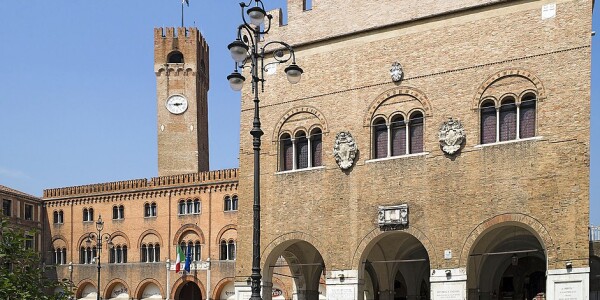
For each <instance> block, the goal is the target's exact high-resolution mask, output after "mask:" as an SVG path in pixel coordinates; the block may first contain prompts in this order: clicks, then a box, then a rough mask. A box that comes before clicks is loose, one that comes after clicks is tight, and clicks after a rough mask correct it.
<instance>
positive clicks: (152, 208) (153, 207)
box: [150, 202, 156, 217]
mask: <svg viewBox="0 0 600 300" xmlns="http://www.w3.org/2000/svg"><path fill="white" fill-rule="evenodd" d="M150 216H152V217H156V203H154V202H152V204H150Z"/></svg>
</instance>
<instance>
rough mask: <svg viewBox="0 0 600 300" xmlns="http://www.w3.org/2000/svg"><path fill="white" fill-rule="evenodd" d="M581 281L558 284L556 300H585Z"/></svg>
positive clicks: (555, 288)
mask: <svg viewBox="0 0 600 300" xmlns="http://www.w3.org/2000/svg"><path fill="white" fill-rule="evenodd" d="M582 284H583V283H582V282H581V281H567V282H557V283H556V284H555V285H554V297H555V299H556V300H583V294H582V292H581V291H582V290H583V286H582Z"/></svg>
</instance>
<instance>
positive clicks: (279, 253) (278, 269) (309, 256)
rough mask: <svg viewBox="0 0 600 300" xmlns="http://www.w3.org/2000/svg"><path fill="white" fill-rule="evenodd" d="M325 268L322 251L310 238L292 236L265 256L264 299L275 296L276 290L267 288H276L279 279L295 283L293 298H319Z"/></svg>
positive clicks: (308, 299) (284, 284) (283, 283)
mask: <svg viewBox="0 0 600 300" xmlns="http://www.w3.org/2000/svg"><path fill="white" fill-rule="evenodd" d="M324 268H325V263H324V260H323V257H322V256H321V253H320V252H319V251H318V250H317V248H316V247H315V246H313V245H312V244H311V243H309V242H307V241H304V240H300V239H292V240H286V241H284V242H282V243H280V244H279V245H276V246H275V247H273V248H271V251H270V252H269V253H268V254H267V255H266V258H265V260H264V266H263V278H262V280H263V293H262V296H263V299H264V300H271V299H273V294H272V293H269V292H265V291H271V290H273V286H274V283H277V284H278V286H279V287H282V286H290V287H292V290H293V291H294V295H293V296H292V298H293V299H298V300H318V299H319V298H320V291H321V293H323V291H324V286H321V285H323V283H324V274H323V272H324ZM282 292H283V293H284V295H285V294H287V293H286V292H285V291H282ZM323 296H324V295H321V297H323Z"/></svg>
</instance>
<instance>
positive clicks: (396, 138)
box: [390, 115, 408, 156]
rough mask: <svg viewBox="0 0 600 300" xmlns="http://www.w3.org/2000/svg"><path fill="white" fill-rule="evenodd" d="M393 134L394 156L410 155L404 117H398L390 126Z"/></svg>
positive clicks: (395, 117)
mask: <svg viewBox="0 0 600 300" xmlns="http://www.w3.org/2000/svg"><path fill="white" fill-rule="evenodd" d="M390 127H391V131H392V132H391V134H392V143H391V144H392V145H391V146H392V156H399V155H405V154H408V151H407V150H408V149H407V148H406V145H407V144H408V143H407V140H408V136H407V135H406V123H405V122H404V117H403V116H402V115H396V116H394V118H393V119H392V123H391V124H390Z"/></svg>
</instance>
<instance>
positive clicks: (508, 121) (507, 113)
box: [500, 103, 517, 141]
mask: <svg viewBox="0 0 600 300" xmlns="http://www.w3.org/2000/svg"><path fill="white" fill-rule="evenodd" d="M516 138H517V106H516V105H515V104H514V103H509V104H503V105H502V107H500V141H510V140H514V139H516Z"/></svg>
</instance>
